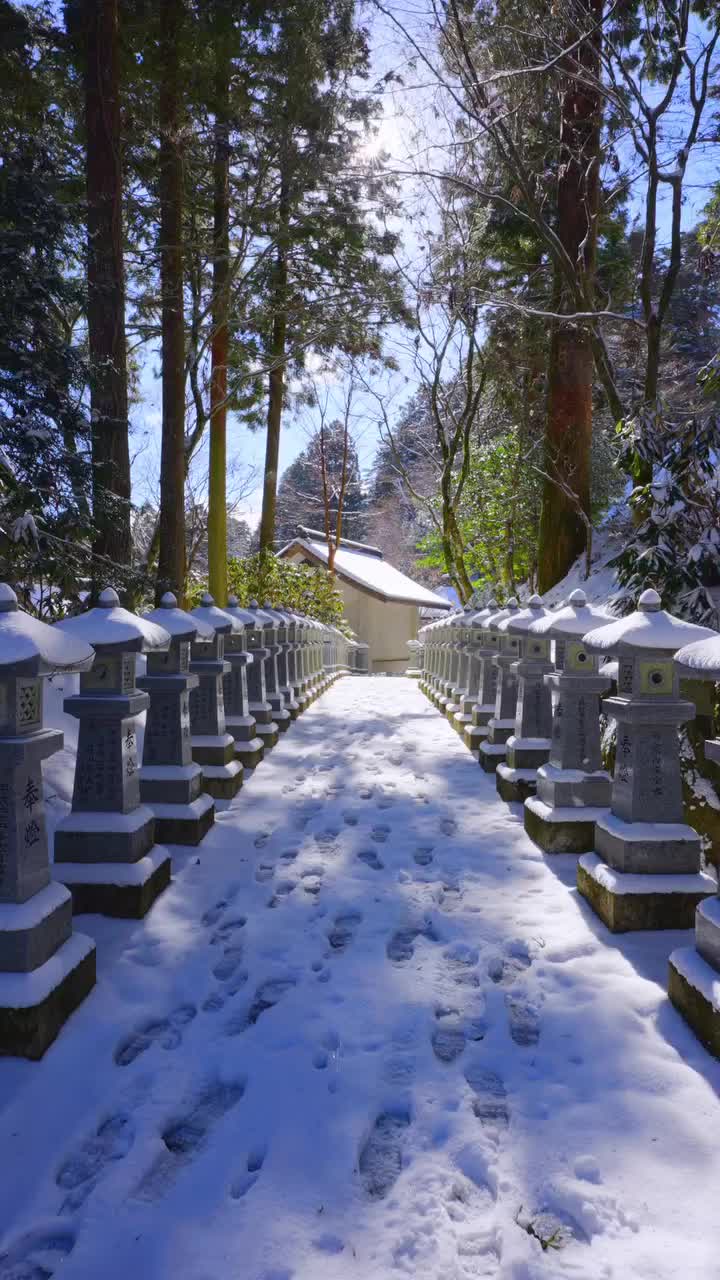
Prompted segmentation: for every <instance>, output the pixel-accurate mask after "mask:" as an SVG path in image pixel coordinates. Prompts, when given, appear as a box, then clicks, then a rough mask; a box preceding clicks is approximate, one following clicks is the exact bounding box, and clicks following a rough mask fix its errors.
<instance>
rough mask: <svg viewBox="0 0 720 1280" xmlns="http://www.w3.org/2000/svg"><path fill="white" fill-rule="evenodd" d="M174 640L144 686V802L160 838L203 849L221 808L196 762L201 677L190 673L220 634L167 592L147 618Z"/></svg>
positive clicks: (154, 659) (151, 663)
mask: <svg viewBox="0 0 720 1280" xmlns="http://www.w3.org/2000/svg"><path fill="white" fill-rule="evenodd" d="M144 617H145V619H146V620H147V621H148V622H156V623H157V624H158V625H159V626H162V627H164V629H165V630H166V631H167V632H168V634H169V635H170V647H169V648H168V649H167V651H165V652H163V651H156V652H155V653H149V654H148V657H147V674H146V675H145V676H144V677H143V678H142V679H140V680H138V682H137V683H138V687H139V688H140V689H144V691H145V692H146V693H147V695H148V697H149V699H150V706H149V707H148V713H147V720H146V723H145V737H144V741H143V763H142V768H141V770H140V799H141V800H142V802H143V803H144V804H146V805H147V806H148V808H149V809H151V810H152V812H153V814H154V817H155V836H156V838H157V839H158V840H160V841H164V842H166V843H168V844H188V845H197V844H199V843H200V841H201V840H202V838H203V836H204V835H206V833H207V832H208V831H209V829H210V827H211V826H212V824H213V822H214V821H215V805H214V804H213V801H212V799H211V797H210V796H209V795H207V794H206V793H205V791H204V789H203V786H204V783H203V771H202V769H201V767H200V765H199V764H197V763H195V762H194V761H193V758H192V747H191V741H190V691H191V690H192V689H196V688H197V685H198V677H197V675H194V674H193V673H192V672H191V671H190V645H191V643H192V641H193V640H197V639H198V638H199V639H200V640H202V641H204V642H207V641H211V640H212V638H213V636H214V632H213V630H212V627H209V626H207V625H206V624H205V623H203V622H201V621H200V620H199V619H198V618H193V617H192V616H191V614H189V613H185V612H184V611H183V610H182V609H179V608H178V605H177V600H176V598H175V596H174V595H173V594H172V593H171V592H167V593H166V594H165V595H164V596H163V598H162V600H161V602H160V608H159V609H153V611H152V612H151V613H146V614H144Z"/></svg>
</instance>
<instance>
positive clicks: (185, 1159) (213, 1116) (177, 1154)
mask: <svg viewBox="0 0 720 1280" xmlns="http://www.w3.org/2000/svg"><path fill="white" fill-rule="evenodd" d="M245 1083H246V1082H245V1079H244V1078H242V1079H238V1080H234V1081H231V1082H230V1083H226V1082H224V1081H220V1080H217V1081H213V1082H211V1083H209V1084H206V1085H204V1086H203V1087H202V1088H201V1089H200V1090H199V1091H198V1092H197V1093H196V1094H195V1096H194V1097H192V1098H191V1099H190V1100H189V1102H188V1105H187V1107H186V1108H185V1109H184V1110H183V1111H182V1112H181V1113H180V1114H179V1115H178V1116H177V1118H176V1119H175V1120H173V1121H171V1123H170V1124H168V1125H166V1127H165V1128H164V1129H163V1131H162V1133H161V1135H160V1137H161V1138H162V1141H163V1144H164V1146H165V1150H164V1151H163V1152H162V1153H161V1154H160V1155H159V1156H158V1158H157V1159H156V1160H155V1162H154V1164H153V1165H152V1166H151V1167H150V1169H148V1171H147V1173H146V1174H145V1175H144V1177H143V1178H142V1179H141V1181H140V1184H139V1186H138V1188H137V1191H136V1193H135V1194H136V1196H137V1197H138V1198H139V1199H141V1200H154V1199H156V1198H157V1197H158V1196H159V1195H162V1194H163V1193H164V1192H165V1191H167V1189H168V1188H169V1186H170V1185H171V1184H172V1183H173V1182H174V1181H175V1179H176V1177H177V1176H178V1174H179V1173H180V1171H181V1169H182V1168H183V1167H184V1166H185V1165H186V1164H188V1163H189V1162H190V1161H191V1160H192V1159H193V1158H194V1157H195V1156H196V1155H198V1154H199V1153H200V1152H201V1151H202V1149H203V1147H204V1146H205V1144H206V1142H207V1139H208V1137H209V1135H210V1133H211V1131H212V1130H213V1129H214V1127H215V1125H216V1124H217V1123H218V1121H220V1120H222V1119H223V1117H224V1116H226V1115H227V1113H228V1112H229V1111H231V1110H232V1108H233V1107H235V1106H237V1104H238V1102H239V1101H240V1099H241V1098H242V1096H243V1094H244V1092H245Z"/></svg>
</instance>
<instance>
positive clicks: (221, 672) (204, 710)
mask: <svg viewBox="0 0 720 1280" xmlns="http://www.w3.org/2000/svg"><path fill="white" fill-rule="evenodd" d="M190 613H191V616H192V617H193V618H197V620H198V621H199V622H203V623H205V625H206V626H208V627H209V628H210V630H211V633H212V635H211V639H210V640H203V639H201V637H200V636H197V637H196V638H195V640H194V641H193V643H192V647H191V650H190V670H191V671H192V673H193V675H196V676H197V677H198V684H197V687H196V688H195V689H193V690H191V693H190V730H191V738H190V743H191V746H192V756H193V760H194V761H195V763H196V764H199V765H202V771H203V789H204V790H205V791H207V793H208V795H211V796H212V797H213V799H215V800H232V799H233V797H234V796H236V795H237V793H238V791H239V790H240V788H241V786H242V783H243V767H242V765H241V763H240V761H239V760H236V759H235V739H234V738H233V736H232V734H231V733H228V731H227V726H226V724H225V698H224V694H223V680H224V678H225V676H226V675H227V674H228V672H229V671H230V663H229V662H226V661H225V640H226V637H227V636H229V635H230V633H231V632H242V630H243V627H242V624H241V623H240V622H236V621H235V619H234V618H233V617H231V615H230V614H229V613H226V612H225V610H224V609H220V608H219V607H218V605H216V604H215V601H214V600H213V597H212V596H211V595H210V593H209V592H208V591H206V592H205V593H204V594H203V596H202V597H201V599H200V604H199V605H197V606H196V607H195V608H194V609H191V610H190Z"/></svg>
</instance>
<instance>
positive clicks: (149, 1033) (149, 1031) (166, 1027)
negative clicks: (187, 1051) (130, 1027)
mask: <svg viewBox="0 0 720 1280" xmlns="http://www.w3.org/2000/svg"><path fill="white" fill-rule="evenodd" d="M196 1014H197V1009H196V1007H195V1005H194V1004H180V1005H178V1007H177V1008H176V1009H173V1010H172V1012H171V1013H169V1014H168V1015H167V1017H165V1018H153V1019H150V1020H149V1021H148V1022H143V1023H141V1024H140V1026H139V1027H138V1028H137V1030H136V1031H134V1032H133V1033H132V1035H129V1036H126V1037H125V1038H124V1039H123V1040H121V1041H120V1043H119V1044H118V1046H117V1048H116V1050H115V1054H114V1058H115V1062H116V1063H117V1065H118V1066H119V1067H129V1066H130V1064H131V1063H132V1062H134V1061H135V1059H136V1058H139V1057H140V1055H141V1054H143V1053H146V1052H147V1050H148V1049H150V1048H151V1046H152V1045H153V1044H155V1043H156V1042H159V1044H160V1046H161V1048H163V1049H177V1047H178V1045H179V1044H180V1043H181V1041H182V1032H183V1028H184V1027H186V1026H187V1025H188V1023H190V1022H192V1020H193V1018H194V1017H195V1016H196Z"/></svg>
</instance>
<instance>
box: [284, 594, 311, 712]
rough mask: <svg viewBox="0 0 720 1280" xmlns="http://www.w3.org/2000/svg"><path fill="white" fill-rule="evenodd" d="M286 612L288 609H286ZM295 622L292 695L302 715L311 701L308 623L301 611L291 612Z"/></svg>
mask: <svg viewBox="0 0 720 1280" xmlns="http://www.w3.org/2000/svg"><path fill="white" fill-rule="evenodd" d="M285 612H286V613H287V612H288V610H286V611H285ZM289 616H290V617H291V618H292V622H293V633H292V634H293V635H294V637H295V644H294V653H293V655H292V662H291V670H292V673H293V675H292V683H291V690H292V695H293V698H294V700H295V702H297V704H298V713H299V714H300V715H302V713H303V711H305V709H306V708H307V706H308V705H309V702H310V698H309V695H308V654H307V638H306V637H307V624H306V621H305V618H304V617H303V616H302V614H300V613H290V615H289Z"/></svg>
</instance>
